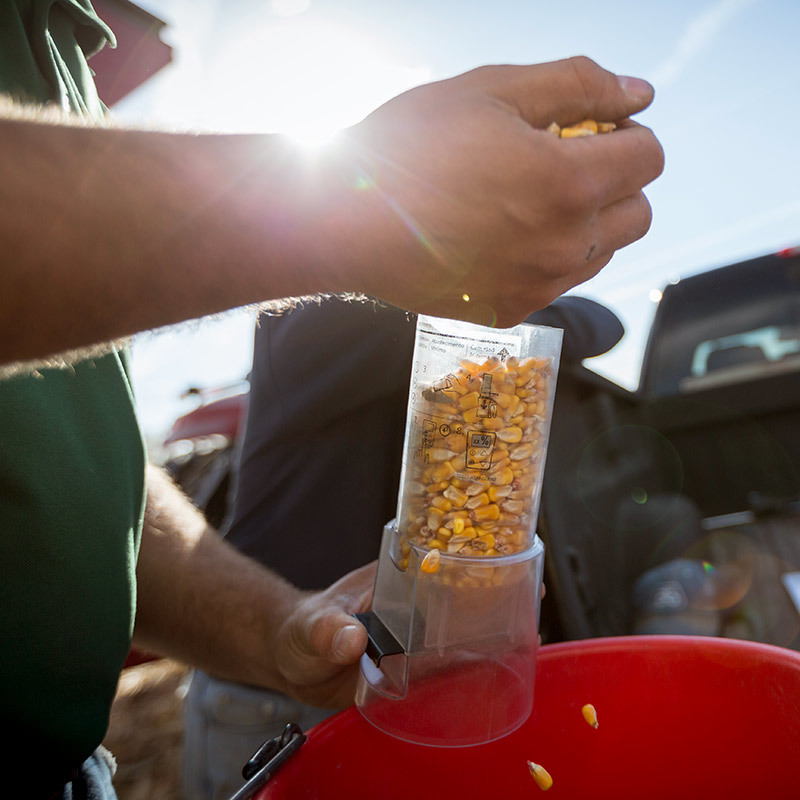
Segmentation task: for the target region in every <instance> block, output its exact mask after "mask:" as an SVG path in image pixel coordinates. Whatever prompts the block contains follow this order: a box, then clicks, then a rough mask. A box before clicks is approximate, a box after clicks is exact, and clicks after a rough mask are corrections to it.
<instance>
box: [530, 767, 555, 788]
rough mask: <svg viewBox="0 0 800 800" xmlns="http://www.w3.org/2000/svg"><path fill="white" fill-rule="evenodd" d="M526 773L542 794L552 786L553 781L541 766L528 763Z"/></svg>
mask: <svg viewBox="0 0 800 800" xmlns="http://www.w3.org/2000/svg"><path fill="white" fill-rule="evenodd" d="M528 771H529V772H530V773H531V777H532V778H533V779H534V780H535V781H536V785H537V786H538V787H539V788H540V789H541V790H542V791H543V792H546V791H547V790H548V789H549V788H550V787H551V786H552V785H553V779H552V778H551V777H550V773H549V772H548V771H547V770H546V769H545V768H544V767H543V766H542V765H541V764H534V762H533V761H529V762H528Z"/></svg>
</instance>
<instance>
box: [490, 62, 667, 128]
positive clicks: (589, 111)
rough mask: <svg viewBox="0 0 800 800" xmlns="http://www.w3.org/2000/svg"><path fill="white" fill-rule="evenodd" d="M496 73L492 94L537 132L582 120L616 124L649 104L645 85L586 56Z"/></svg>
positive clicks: (650, 89)
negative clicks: (504, 102) (551, 126)
mask: <svg viewBox="0 0 800 800" xmlns="http://www.w3.org/2000/svg"><path fill="white" fill-rule="evenodd" d="M498 69H499V70H500V74H498V75H497V81H496V85H495V90H494V94H496V95H497V96H499V97H501V98H502V99H504V100H506V101H507V102H509V103H511V104H512V105H514V106H515V107H516V108H517V109H518V110H519V112H520V114H521V116H522V117H523V119H525V120H526V121H527V122H528V123H530V124H531V125H533V126H534V127H536V128H543V127H547V126H548V125H549V124H550V123H551V122H557V123H558V124H559V125H569V124H572V123H575V122H580V120H582V119H587V118H588V119H596V120H601V121H608V122H615V121H617V120H621V119H626V118H627V117H629V116H631V115H632V114H636V113H638V112H639V111H642V110H644V109H645V108H647V106H649V105H650V103H651V102H652V101H653V95H654V89H653V87H652V86H651V85H650V84H649V83H648V82H647V81H645V80H642V79H641V78H633V77H629V76H619V75H615V74H614V73H613V72H609V71H608V70H606V69H603V68H602V67H601V66H599V65H598V64H596V63H595V62H594V61H592V60H591V59H590V58H586V57H585V56H576V57H574V58H568V59H564V60H562V61H551V62H549V63H547V64H537V65H534V66H527V67H499V68H498Z"/></svg>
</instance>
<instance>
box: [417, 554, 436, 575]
mask: <svg viewBox="0 0 800 800" xmlns="http://www.w3.org/2000/svg"><path fill="white" fill-rule="evenodd" d="M419 568H420V569H421V570H422V571H423V572H431V573H432V572H436V570H438V569H439V551H438V550H429V551H428V552H427V554H426V555H425V558H423V559H422V563H421V564H420V565H419Z"/></svg>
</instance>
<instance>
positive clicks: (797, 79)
mask: <svg viewBox="0 0 800 800" xmlns="http://www.w3.org/2000/svg"><path fill="white" fill-rule="evenodd" d="M139 3H140V5H142V6H143V7H145V8H147V9H148V10H149V11H151V12H153V13H155V14H156V15H158V16H159V17H161V18H162V19H164V20H165V21H166V22H167V23H168V24H169V27H168V29H167V31H166V33H165V35H164V38H165V40H166V41H168V43H169V44H171V45H172V46H173V47H174V50H175V60H174V63H173V64H172V65H170V66H169V67H167V68H166V69H165V70H163V71H162V72H161V73H160V74H159V75H157V76H156V77H154V78H153V79H152V80H151V81H150V82H149V83H148V84H146V85H145V86H143V87H142V88H141V89H139V90H138V91H137V92H135V93H134V94H133V95H131V96H130V97H129V98H127V99H126V100H125V101H123V102H122V103H121V104H120V105H119V106H118V107H117V109H116V111H117V114H118V116H119V117H120V118H122V119H123V120H124V119H130V120H133V121H136V122H142V121H146V122H148V123H150V124H154V125H170V126H177V127H182V128H186V127H189V128H200V129H216V130H264V131H270V130H286V131H294V132H297V133H304V134H309V133H311V134H313V133H315V132H318V131H319V129H320V128H325V127H326V126H327V127H332V128H335V127H337V126H342V125H346V124H349V123H352V122H355V121H357V120H358V119H359V118H361V117H362V116H364V115H365V114H366V113H368V112H369V111H370V110H371V109H372V108H374V107H375V106H377V105H379V104H380V103H381V102H382V101H383V100H386V99H388V98H389V97H391V96H392V95H394V94H396V93H397V92H399V91H402V90H404V89H406V88H409V87H410V86H413V85H415V84H417V83H421V82H424V81H427V80H435V79H439V78H444V77H448V76H450V75H453V74H456V73H458V72H461V71H464V70H467V69H470V68H472V67H475V66H478V65H480V64H487V63H520V64H521V63H535V62H540V61H549V60H553V59H557V58H563V57H566V56H571V55H576V54H585V55H588V56H590V57H592V58H594V59H595V60H596V61H598V62H599V63H600V64H602V65H603V66H604V67H606V68H608V69H611V70H614V71H616V72H619V73H624V74H630V75H637V76H640V77H644V78H646V79H648V80H650V81H651V82H652V83H653V84H654V85H655V87H656V99H655V102H654V104H653V106H652V107H651V108H650V109H648V110H647V111H646V112H645V113H643V114H642V115H640V117H639V119H640V121H641V122H643V123H644V124H646V125H649V126H650V127H652V128H653V129H654V130H655V132H656V134H657V135H658V137H659V139H660V140H661V142H662V144H663V146H664V149H665V152H666V169H665V172H664V174H663V176H662V177H661V178H659V179H658V181H656V182H655V183H654V184H652V185H651V186H650V188H649V189H648V190H647V195H648V197H649V199H650V201H651V204H652V206H653V212H654V221H653V226H652V228H651V231H650V233H649V234H648V235H647V236H646V237H645V238H644V239H643V240H641V241H640V242H637V243H635V244H633V245H631V246H630V247H628V248H626V249H625V250H623V251H621V252H619V253H618V254H617V255H616V256H615V258H614V260H613V261H612V262H611V264H610V265H609V266H608V267H606V269H605V270H604V271H603V272H602V273H601V274H600V275H599V276H598V277H596V278H594V279H593V280H592V281H590V282H588V283H587V284H584V285H583V286H581V287H579V288H578V289H576V290H575V291H576V293H579V294H583V295H586V296H589V297H592V298H594V299H596V300H599V301H600V302H603V303H605V304H606V305H607V306H609V307H610V308H612V309H613V310H614V311H615V312H616V313H617V314H618V315H619V317H620V318H621V319H622V321H623V324H624V325H625V328H626V336H625V338H624V339H623V341H622V342H621V343H620V345H618V346H617V347H616V348H615V349H614V351H612V353H611V354H609V355H607V356H604V357H602V358H600V359H595V360H594V361H593V362H592V363H591V364H590V365H591V366H592V367H593V368H595V369H597V370H598V371H599V372H601V373H603V374H605V375H607V376H609V377H611V378H613V379H615V380H617V381H618V382H620V383H622V384H623V385H625V386H627V387H629V388H633V387H635V386H636V383H637V381H638V367H639V363H640V360H641V355H642V351H643V348H644V344H645V339H646V335H647V330H648V327H649V324H650V321H651V319H652V315H653V313H654V311H655V307H656V306H655V302H654V299H657V296H658V295H657V292H658V291H659V290H660V289H661V288H663V287H664V285H666V283H668V282H670V281H675V280H678V279H679V278H680V277H681V276H686V275H689V274H692V273H694V272H698V271H701V270H704V269H709V268H712V267H716V266H720V265H722V264H725V263H729V262H731V261H735V260H739V259H742V258H747V257H750V256H756V255H760V254H762V253H765V252H769V251H773V250H778V249H782V248H784V247H790V246H795V245H800V191H798V187H799V186H800V155H798V144H797V141H798V138H799V137H800V111H799V110H798V109H800V64H799V63H798V56H797V53H798V31H800V2H797V0H708V2H703V1H702V0H651V2H648V3H642V2H641V0H637V2H633V0H606V2H604V3H597V2H588V1H587V0H572V1H570V0H561V2H553V0H550V1H549V2H540V0H528V1H527V2H526V1H524V0H491V2H489V0H484V1H483V2H477V1H475V0H461V2H451V0H445V1H443V2H438V1H437V0H427V1H426V2H423V1H421V0H403V2H400V0H338V1H337V0H139ZM315 121H316V125H315ZM250 339H251V320H250V318H249V317H248V316H245V315H243V314H241V313H238V314H237V313H234V314H230V315H227V316H224V317H223V318H221V319H218V320H215V321H204V322H202V323H191V324H190V325H189V326H187V327H183V328H178V329H171V330H169V331H166V332H162V333H159V334H157V335H152V334H151V335H148V336H146V337H144V338H143V339H141V340H139V341H138V342H137V344H136V346H135V349H134V379H135V381H136V387H137V393H138V395H139V402H140V410H141V415H142V422H143V425H144V427H145V431H146V432H147V433H148V434H150V435H156V434H158V433H159V432H160V431H162V430H163V429H164V428H165V427H166V426H167V425H168V424H169V422H170V420H171V419H172V418H173V417H174V416H175V415H176V414H177V413H180V412H181V411H183V410H186V406H185V405H182V404H181V401H180V400H179V399H178V398H179V394H180V392H181V391H182V390H183V389H185V388H186V387H187V386H188V385H190V384H200V385H211V386H214V385H219V384H224V383H227V382H230V381H233V380H236V379H238V378H240V377H243V376H244V375H245V374H246V372H247V368H248V365H249V359H250V348H251V341H250Z"/></svg>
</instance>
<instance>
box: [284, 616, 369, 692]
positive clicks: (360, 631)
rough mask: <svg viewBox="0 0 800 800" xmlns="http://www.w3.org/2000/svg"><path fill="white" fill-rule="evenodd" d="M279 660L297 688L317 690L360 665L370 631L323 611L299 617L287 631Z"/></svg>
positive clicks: (290, 623)
mask: <svg viewBox="0 0 800 800" xmlns="http://www.w3.org/2000/svg"><path fill="white" fill-rule="evenodd" d="M284 634H285V635H284V636H283V637H282V638H281V642H280V646H279V648H278V652H277V653H276V660H277V662H278V666H279V669H280V671H281V673H282V674H283V676H284V677H285V678H286V679H287V680H289V681H290V682H291V683H293V684H295V685H297V686H313V685H314V684H317V683H320V682H322V681H325V680H328V679H329V678H331V677H332V676H334V675H335V674H336V673H337V672H338V671H340V670H341V668H342V667H343V666H347V665H349V664H354V663H356V662H357V661H358V660H359V658H360V657H361V654H362V653H363V652H364V651H365V650H366V647H367V631H366V629H365V628H364V626H363V625H361V623H359V622H358V621H357V620H356V619H354V618H353V617H352V616H351V615H350V614H348V613H347V612H345V611H343V610H342V609H337V608H320V609H317V610H316V611H315V612H314V613H312V614H309V615H308V616H306V615H302V614H301V615H298V616H295V617H294V618H293V619H292V620H291V621H290V622H289V624H288V625H287V626H286V628H285V630H284Z"/></svg>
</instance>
